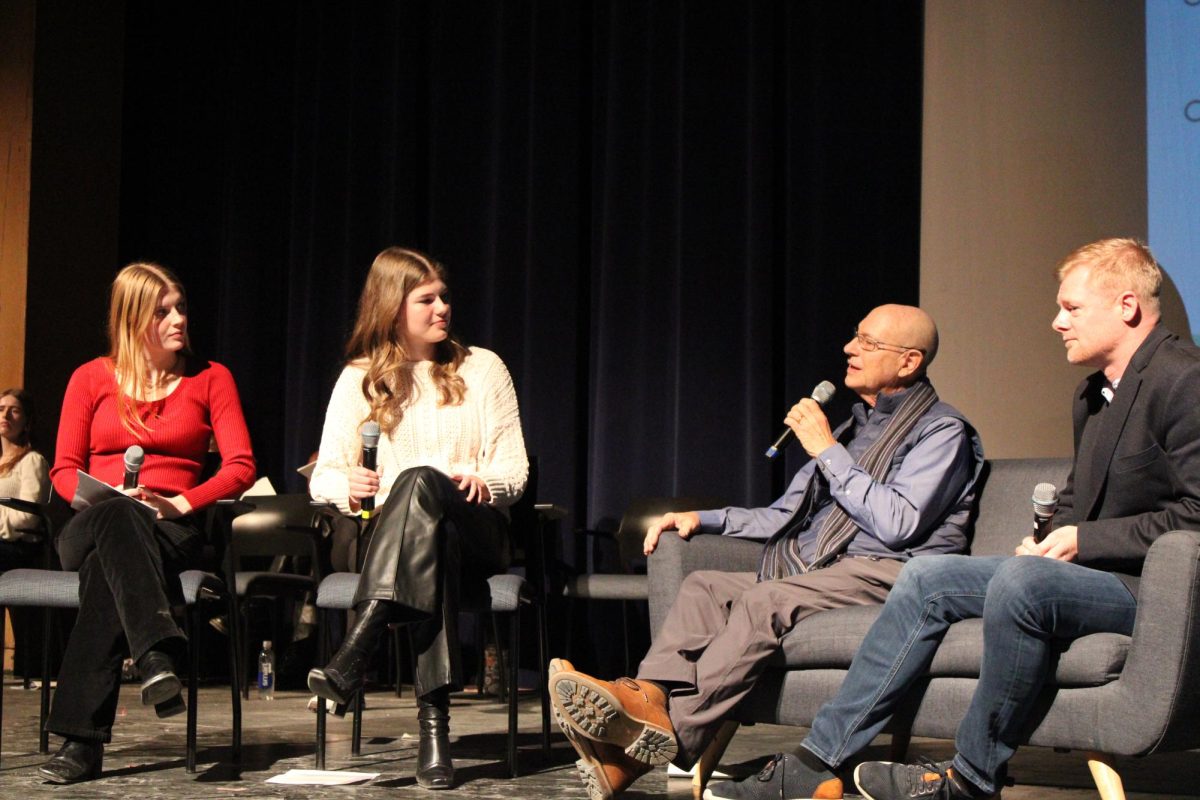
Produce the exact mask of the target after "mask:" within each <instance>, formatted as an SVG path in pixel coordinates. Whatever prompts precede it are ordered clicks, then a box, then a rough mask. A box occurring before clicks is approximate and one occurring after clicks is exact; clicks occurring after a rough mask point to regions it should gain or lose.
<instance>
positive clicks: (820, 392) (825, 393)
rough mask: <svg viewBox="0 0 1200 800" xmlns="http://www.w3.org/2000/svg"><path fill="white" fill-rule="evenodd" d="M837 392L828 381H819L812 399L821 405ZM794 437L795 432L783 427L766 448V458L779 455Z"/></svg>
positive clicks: (813, 391)
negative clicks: (776, 437) (773, 441)
mask: <svg viewBox="0 0 1200 800" xmlns="http://www.w3.org/2000/svg"><path fill="white" fill-rule="evenodd" d="M836 392H837V387H836V386H834V385H833V384H832V383H830V382H829V381H821V382H820V383H818V384H817V388H815V389H813V390H812V395H811V397H812V399H813V400H816V401H817V405H819V406H823V405H825V404H826V403H828V402H829V401H830V400H832V399H833V395H834V394H835V393H836ZM795 439H796V434H794V433H792V429H791V428H784V429H783V433H781V434H779V438H778V439H776V440H775V443H774V444H772V445H771V446H770V447H768V448H767V458H774V457H775V456H777V455H779V453H780V451H782V450H783V449H784V448H785V447H787V446H788V445H789V444H791V443H792V442H793V441H795Z"/></svg>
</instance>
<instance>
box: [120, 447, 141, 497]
mask: <svg viewBox="0 0 1200 800" xmlns="http://www.w3.org/2000/svg"><path fill="white" fill-rule="evenodd" d="M145 460H146V451H145V450H143V449H142V448H141V447H139V446H138V445H136V444H135V445H130V447H129V449H128V450H126V451H125V481H124V482H123V483H122V484H121V486H122V487H123V488H125V489H136V488H137V485H138V473H140V472H141V471H142V462H143V461H145Z"/></svg>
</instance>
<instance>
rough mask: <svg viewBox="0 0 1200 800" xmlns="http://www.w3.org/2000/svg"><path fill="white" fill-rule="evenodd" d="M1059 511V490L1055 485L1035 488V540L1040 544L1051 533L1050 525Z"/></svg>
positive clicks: (1042, 484)
mask: <svg viewBox="0 0 1200 800" xmlns="http://www.w3.org/2000/svg"><path fill="white" fill-rule="evenodd" d="M1056 510H1058V489H1056V488H1055V487H1054V484H1053V483H1039V484H1038V485H1037V486H1035V487H1033V540H1034V541H1035V542H1040V541H1041V540H1042V539H1045V538H1046V534H1048V533H1050V523H1051V521H1052V520H1053V519H1054V512H1055V511H1056Z"/></svg>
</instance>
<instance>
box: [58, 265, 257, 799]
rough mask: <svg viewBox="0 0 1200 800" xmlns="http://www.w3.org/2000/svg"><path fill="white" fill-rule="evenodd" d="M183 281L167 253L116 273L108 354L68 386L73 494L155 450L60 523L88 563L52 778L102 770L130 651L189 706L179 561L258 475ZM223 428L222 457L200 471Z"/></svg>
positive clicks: (62, 491) (64, 468) (164, 703)
mask: <svg viewBox="0 0 1200 800" xmlns="http://www.w3.org/2000/svg"><path fill="white" fill-rule="evenodd" d="M187 321H188V309H187V303H186V300H185V298H184V291H183V285H182V284H181V283H180V282H179V280H178V278H176V277H175V276H174V275H173V274H172V273H171V272H170V271H168V270H167V269H166V268H164V267H162V266H159V265H157V264H150V263H136V264H130V265H129V266H127V267H125V268H124V269H122V270H121V271H120V272H119V273H117V277H116V279H115V280H114V281H113V285H112V295H111V300H110V304H109V313H108V339H109V352H108V355H106V356H103V357H101V358H96V359H93V360H92V361H89V362H87V363H86V364H84V365H83V366H81V367H79V368H78V369H76V370H75V373H74V374H73V375H72V376H71V380H70V382H69V383H68V384H67V391H66V395H65V396H64V397H63V408H62V415H61V417H60V421H59V428H58V446H57V451H56V453H55V461H54V467H53V469H52V470H51V471H50V478H51V480H52V481H53V483H54V489H55V491H57V492H58V493H59V495H61V496H62V497H63V498H64V499H65V500H67V501H71V500H72V499H73V498H74V497H75V495H76V489H77V486H78V483H79V477H78V473H79V471H83V472H86V473H88V474H90V475H92V476H93V477H95V478H96V479H98V480H100V481H103V482H104V483H107V484H109V485H111V486H114V487H120V486H122V485H123V478H124V473H125V467H124V461H125V452H126V450H127V449H128V448H129V447H130V446H132V445H138V446H140V447H141V448H142V449H143V450H144V452H145V461H144V463H143V465H142V468H141V471H140V474H139V485H138V486H137V487H136V488H133V489H124V490H121V491H123V493H124V494H125V495H126V497H113V498H112V499H108V500H104V501H102V502H98V503H95V504H93V505H91V506H90V507H87V508H85V509H84V510H82V511H80V512H79V513H78V514H76V515H75V516H74V517H73V518H72V519H71V521H70V522H68V523H67V525H66V526H65V527H64V528H63V530H62V531H61V533H60V534H59V536H58V541H57V543H56V544H57V546H58V554H59V558H60V559H61V560H62V564H63V567H64V568H65V569H68V570H78V571H79V615H78V618H77V620H76V623H75V627H74V628H73V629H72V630H71V635H70V638H69V640H68V642H67V648H66V652H65V654H64V655H63V663H62V668H61V670H60V671H59V675H58V691H57V692H55V694H54V705H53V708H52V709H51V711H50V717H49V719H48V720H47V721H46V729H47V730H48V731H50V732H51V733H54V734H57V735H59V736H62V737H63V738H64V739H65V741H64V742H63V745H62V747H61V748H60V749H59V751H58V752H57V753H56V754H55V755H54V757H53V758H51V759H50V760H49V761H48V762H47V763H46V764H44V765H43V766H42V767H41V774H42V775H43V777H45V778H46V779H47V780H49V781H50V782H51V783H74V782H76V781H81V780H88V779H91V778H95V777H97V776H98V775H99V774H100V771H101V765H102V761H103V755H104V744H105V743H107V742H109V741H110V740H111V738H112V725H113V721H114V719H115V716H116V711H117V698H118V693H119V691H120V679H121V663H122V661H123V660H124V659H125V657H126V655H129V656H132V657H133V658H134V659H135V661H136V662H137V665H138V670H139V672H140V673H141V675H142V678H143V680H142V685H141V701H142V703H143V705H153V706H155V709H156V711H157V713H158V714H159V716H169V715H171V714H175V713H179V712H180V711H182V710H184V706H183V701H182V699H181V698H180V688H181V687H180V681H179V678H178V677H177V676H176V675H175V671H174V670H175V667H174V661H175V659H176V658H179V657H181V656H182V655H183V653H184V651H185V649H186V646H187V640H186V638H185V636H184V634H183V631H182V630H180V628H179V626H178V625H177V624H176V622H175V619H174V618H173V616H172V615H171V606H172V604H173V603H172V599H173V598H174V599H175V602H177V603H181V602H182V597H180V596H179V595H180V587H179V580H178V575H179V573H180V572H181V571H182V570H184V569H187V568H188V567H189V566H191V564H192V562H193V561H194V559H195V558H196V557H197V556H198V555H199V552H200V547H201V529H200V523H199V520H198V518H197V512H199V511H201V510H203V509H204V508H206V507H208V506H209V505H212V504H213V503H215V502H216V501H217V500H220V499H222V498H232V497H237V496H239V495H240V494H241V493H242V492H244V491H245V490H246V489H248V488H249V487H250V486H251V485H252V484H253V483H254V475H255V464H254V456H253V454H252V452H251V447H250V434H249V432H248V431H247V430H246V421H245V419H244V417H243V416H242V406H241V401H240V400H239V398H238V392H237V387H236V386H235V385H234V382H233V376H232V375H231V374H230V373H229V370H227V369H226V368H225V367H223V366H221V365H220V364H217V363H216V362H212V361H206V360H204V359H202V358H198V357H196V356H195V355H194V354H193V353H192V352H191V349H190V347H189V341H188V333H187ZM210 437H215V438H216V442H217V447H218V449H219V451H220V454H221V466H220V468H219V469H218V470H217V472H216V474H214V475H213V476H212V477H211V478H208V479H207V480H204V481H201V479H200V475H201V471H202V469H203V467H204V463H205V457H206V455H207V454H208V445H209V439H210Z"/></svg>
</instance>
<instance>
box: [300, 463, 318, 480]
mask: <svg viewBox="0 0 1200 800" xmlns="http://www.w3.org/2000/svg"><path fill="white" fill-rule="evenodd" d="M316 468H317V462H315V461H310V462H308V463H307V464H305V465H304V466H303V467H296V472H299V473H300V474H301V475H303V476H304V479H305V480H306V481H311V480H312V474H313V470H314V469H316Z"/></svg>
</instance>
